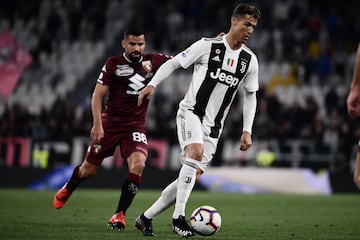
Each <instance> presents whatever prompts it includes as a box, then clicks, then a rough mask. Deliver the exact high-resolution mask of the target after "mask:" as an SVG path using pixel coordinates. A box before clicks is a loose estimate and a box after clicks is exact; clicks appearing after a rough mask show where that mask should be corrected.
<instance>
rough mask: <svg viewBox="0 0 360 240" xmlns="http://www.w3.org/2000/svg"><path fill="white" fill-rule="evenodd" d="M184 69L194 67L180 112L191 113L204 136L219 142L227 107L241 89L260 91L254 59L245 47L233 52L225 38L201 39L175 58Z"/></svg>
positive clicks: (255, 60)
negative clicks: (200, 124) (190, 111)
mask: <svg viewBox="0 0 360 240" xmlns="http://www.w3.org/2000/svg"><path fill="white" fill-rule="evenodd" d="M176 59H177V60H178V61H179V62H180V64H181V66H182V67H183V68H185V69H186V68H188V67H189V66H190V65H192V64H194V70H193V71H194V72H193V77H192V80H191V83H190V86H189V89H188V91H187V93H186V95H185V97H184V99H183V100H182V101H181V102H180V105H179V109H180V110H192V111H193V112H194V113H195V114H196V115H197V116H199V118H200V120H201V121H202V124H203V127H204V128H205V132H206V133H207V134H209V135H210V137H213V138H218V137H219V136H220V134H221V132H222V129H223V125H224V121H225V118H226V116H227V114H228V112H229V109H230V105H231V103H232V101H233V99H234V97H235V95H236V94H237V90H238V88H239V86H240V83H242V84H241V85H242V86H243V88H244V89H245V91H247V92H254V91H257V90H258V89H259V81H258V69H259V64H258V60H257V57H256V55H255V54H254V53H253V52H252V51H251V50H250V49H249V48H248V47H246V46H245V45H244V44H243V45H242V47H241V48H240V49H237V50H232V49H231V48H230V46H229V45H228V43H227V41H226V39H225V36H223V37H217V38H202V39H200V40H199V41H197V42H195V43H194V44H192V45H191V46H190V47H189V48H188V49H186V50H185V51H183V52H180V53H179V54H178V55H176Z"/></svg>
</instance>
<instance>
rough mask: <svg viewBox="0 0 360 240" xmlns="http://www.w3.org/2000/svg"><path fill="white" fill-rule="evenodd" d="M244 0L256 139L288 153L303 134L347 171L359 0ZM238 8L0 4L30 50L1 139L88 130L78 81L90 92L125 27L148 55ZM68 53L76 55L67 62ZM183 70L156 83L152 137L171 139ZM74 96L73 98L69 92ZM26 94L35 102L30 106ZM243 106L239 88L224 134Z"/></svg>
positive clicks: (357, 130)
mask: <svg viewBox="0 0 360 240" xmlns="http://www.w3.org/2000/svg"><path fill="white" fill-rule="evenodd" d="M251 3H252V4H254V5H256V6H257V7H258V8H259V9H260V10H261V12H262V17H261V19H260V21H259V24H258V27H257V29H256V31H255V33H254V35H253V36H252V38H251V39H250V40H249V42H248V45H249V46H250V48H251V49H253V50H254V52H255V53H256V54H257V56H258V58H259V63H260V76H259V77H260V84H261V88H260V91H259V93H258V111H257V114H256V119H255V123H254V128H253V131H254V132H253V138H254V140H255V141H256V140H261V141H272V142H273V141H276V142H277V143H278V145H277V146H279V149H280V151H283V152H286V151H288V150H287V149H286V147H285V145H286V144H285V143H287V142H288V141H291V140H294V139H302V140H305V141H308V142H311V144H312V145H313V146H314V147H313V148H312V150H311V151H316V152H318V153H324V154H331V156H332V157H333V158H334V159H335V161H337V162H338V163H339V164H338V166H339V168H338V169H337V171H350V170H349V169H350V161H351V159H352V158H353V157H354V148H356V144H357V140H358V139H360V125H359V124H356V121H355V120H352V119H349V118H348V115H347V112H346V105H345V100H346V96H347V93H348V88H349V85H350V81H351V77H352V69H353V64H354V56H355V51H356V47H357V44H358V43H359V42H360V18H359V17H358V10H359V9H360V6H359V5H360V4H359V2H358V1H348V2H347V3H346V4H345V3H343V2H339V1H325V0H313V1H310V0H309V1H295V0H275V1H273V0H265V1H260V0H259V1H251ZM235 4H236V3H235V2H232V1H231V2H230V1H219V0H187V1H181V0H176V1H165V0H158V1H145V0H143V1H115V0H111V1H101V0H87V1H85V0H72V1H59V0H57V1H56V0H55V1H46V0H44V1H31V0H23V1H21V0H17V1H11V2H9V1H6V3H5V2H3V3H1V5H3V6H2V7H1V8H0V16H1V17H0V18H2V19H1V22H2V28H7V29H9V31H10V32H11V33H12V34H13V35H14V36H15V37H16V38H17V39H18V40H19V42H20V43H21V44H22V45H23V46H24V47H25V48H26V49H28V51H29V52H30V53H31V55H32V56H33V59H34V63H33V64H32V66H31V67H30V69H29V70H27V71H26V73H25V75H24V76H23V77H22V79H21V81H20V83H19V85H18V87H17V90H16V92H15V94H14V96H12V97H11V98H10V99H9V100H7V101H5V100H0V116H1V118H0V119H1V120H0V136H30V137H31V138H33V139H34V140H70V139H71V138H72V137H73V136H75V135H81V136H88V134H89V130H90V128H91V125H92V118H91V113H90V106H89V99H90V94H91V93H90V92H89V91H83V92H81V91H80V89H79V86H84V84H85V85H87V86H90V89H91V90H92V86H94V84H95V79H96V77H97V74H98V73H99V71H100V69H101V65H102V63H103V62H104V61H105V59H106V58H107V57H108V55H115V54H118V52H114V51H115V50H116V51H119V42H120V39H121V37H122V36H121V30H122V28H123V27H124V26H125V25H126V24H128V23H137V24H141V25H143V26H144V28H145V30H146V32H147V33H146V34H147V35H146V38H147V51H148V52H150V51H156V52H162V53H167V54H171V55H173V54H176V53H177V52H179V51H181V50H183V49H185V48H186V47H187V46H188V45H189V44H190V43H192V42H194V41H195V40H197V39H199V38H201V37H203V36H207V37H211V36H215V35H216V34H218V33H219V32H222V31H224V32H226V31H227V29H228V28H229V26H230V22H229V21H230V16H231V11H232V10H233V8H234V6H235ZM84 46H87V48H84ZM75 49H77V51H75ZM96 49H97V50H96ZM74 51H75V52H74ZM74 53H75V54H74ZM80 53H81V54H82V55H81V54H80ZM71 54H73V55H74V56H73V58H70V59H69V55H71ZM79 55H80V56H81V57H77V59H75V58H76V56H79ZM91 59H92V60H91ZM190 71H191V70H189V71H182V72H178V73H176V74H175V75H174V77H173V79H171V80H170V79H169V80H168V81H166V82H164V83H163V84H162V85H160V86H159V90H158V91H157V92H156V95H155V96H154V99H153V100H152V104H151V107H150V109H149V114H148V121H147V124H148V132H149V137H150V138H161V139H166V140H167V141H168V142H169V143H170V144H171V145H174V144H177V139H176V132H175V122H174V117H175V112H176V109H177V104H178V101H179V99H180V98H181V97H182V96H183V95H184V92H185V91H186V89H187V86H188V82H189V78H190V77H191V72H190ZM89 72H91V73H92V74H91V75H90V76H89ZM64 83H69V84H67V85H66V86H69V87H66V88H65V87H64ZM45 85H46V86H47V87H45ZM34 86H37V87H36V88H35V87H34ZM34 88H35V90H34ZM29 91H30V92H31V93H30V94H26V93H27V92H29ZM74 93H77V95H76V96H77V101H76V102H74V101H72V98H70V97H69V96H70V95H71V94H72V95H73V94H74ZM26 96H27V97H26ZM37 97H39V98H40V100H39V101H36V100H35V98H37ZM79 99H80V100H79ZM30 100H31V102H32V103H34V102H38V103H39V104H37V105H35V104H27V103H29V101H30ZM241 109H242V99H241V94H240V95H239V98H237V99H236V102H235V104H234V106H233V107H232V109H231V114H230V116H229V119H228V120H227V123H226V128H225V131H224V136H223V137H224V138H223V139H225V140H227V141H233V142H236V141H238V140H239V139H238V138H239V137H240V135H241V131H242V113H241ZM358 126H359V127H358ZM221 147H222V146H221V145H220V148H221Z"/></svg>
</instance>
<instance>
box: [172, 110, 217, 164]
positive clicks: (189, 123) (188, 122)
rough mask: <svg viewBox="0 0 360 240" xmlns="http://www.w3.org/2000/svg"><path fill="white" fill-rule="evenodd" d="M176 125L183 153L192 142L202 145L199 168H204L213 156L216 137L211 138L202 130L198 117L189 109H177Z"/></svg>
mask: <svg viewBox="0 0 360 240" xmlns="http://www.w3.org/2000/svg"><path fill="white" fill-rule="evenodd" d="M176 127H177V135H178V140H179V144H180V147H181V153H182V154H183V155H185V151H184V149H185V147H186V146H187V145H189V144H192V143H201V144H203V145H204V154H203V158H202V160H201V164H200V169H201V170H202V171H204V170H205V168H206V167H208V166H209V165H210V164H211V161H212V159H213V158H214V155H215V152H216V147H217V144H218V141H219V139H218V138H212V137H210V136H209V134H207V133H206V131H205V130H204V129H205V128H204V126H203V125H202V123H201V121H200V119H199V117H198V116H197V115H195V114H194V112H193V111H191V110H185V111H184V110H179V111H178V113H177V116H176Z"/></svg>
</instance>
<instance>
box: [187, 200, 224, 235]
mask: <svg viewBox="0 0 360 240" xmlns="http://www.w3.org/2000/svg"><path fill="white" fill-rule="evenodd" d="M190 223H191V226H192V228H193V229H194V231H195V232H196V233H198V234H200V235H203V236H210V235H213V234H215V233H216V232H217V231H219V229H220V226H221V216H220V213H219V211H218V210H217V209H216V208H214V207H211V206H200V207H198V208H196V209H195V210H194V211H193V213H192V214H191V217H190Z"/></svg>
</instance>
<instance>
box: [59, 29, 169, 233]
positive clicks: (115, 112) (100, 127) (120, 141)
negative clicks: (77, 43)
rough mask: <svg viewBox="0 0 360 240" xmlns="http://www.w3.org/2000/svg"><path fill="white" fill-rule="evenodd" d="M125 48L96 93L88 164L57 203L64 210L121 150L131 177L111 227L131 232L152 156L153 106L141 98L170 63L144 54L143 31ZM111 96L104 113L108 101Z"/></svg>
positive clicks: (129, 35)
mask: <svg viewBox="0 0 360 240" xmlns="http://www.w3.org/2000/svg"><path fill="white" fill-rule="evenodd" d="M121 44H122V47H123V48H124V50H125V51H124V53H123V54H121V55H118V56H112V57H110V58H108V59H107V61H106V63H105V65H104V66H103V68H102V70H101V73H100V75H99V77H98V79H97V83H96V86H95V89H94V91H93V95H92V100H91V111H92V116H93V126H92V128H91V131H90V138H91V142H90V145H89V148H88V150H87V153H86V155H85V159H84V161H83V162H82V163H81V164H80V165H79V166H77V167H75V168H74V171H73V174H72V176H71V178H70V179H69V180H68V181H67V182H66V183H65V184H64V186H63V187H62V188H61V189H60V190H59V191H58V192H57V193H56V195H55V196H54V201H53V204H54V207H55V208H57V209H59V208H62V207H63V206H64V204H65V203H66V202H67V200H68V199H69V197H70V196H71V194H72V193H73V192H74V190H75V189H76V187H77V186H78V185H79V184H80V183H81V182H83V181H84V180H86V179H87V178H89V177H91V176H93V175H95V174H96V172H97V170H98V169H99V167H100V165H101V163H102V161H103V160H104V158H106V157H109V156H112V155H113V154H114V151H115V148H116V147H117V146H118V145H120V149H121V154H122V156H123V157H124V158H125V159H126V160H127V164H128V169H129V173H128V174H127V176H126V177H125V181H124V183H123V185H122V189H121V196H120V200H119V203H118V207H117V209H116V211H115V214H114V215H113V216H112V217H111V218H110V220H109V225H110V226H111V227H112V228H117V229H119V230H122V229H124V228H125V227H126V223H125V213H126V210H127V209H128V208H129V206H130V204H131V202H132V200H133V199H134V197H135V195H136V193H137V191H138V187H139V186H140V184H141V180H142V179H141V176H142V173H143V171H144V168H145V162H146V159H147V155H148V145H147V138H146V129H145V116H146V111H147V107H148V104H149V101H146V102H145V104H142V105H141V106H138V105H137V97H138V95H139V91H140V90H141V89H143V88H144V87H145V86H146V85H147V83H148V82H149V81H150V80H151V79H152V76H153V75H154V73H155V72H156V71H157V69H158V68H159V67H160V65H161V64H163V63H164V62H166V61H167V60H168V59H169V57H168V56H166V55H162V54H153V53H149V54H144V53H143V52H144V50H145V36H144V31H143V30H142V29H141V28H140V27H130V28H128V29H127V30H126V31H125V32H124V39H123V40H122V42H121ZM107 94H108V99H107V102H106V104H105V109H104V110H103V105H102V102H103V99H104V97H105V96H106V95H107Z"/></svg>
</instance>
